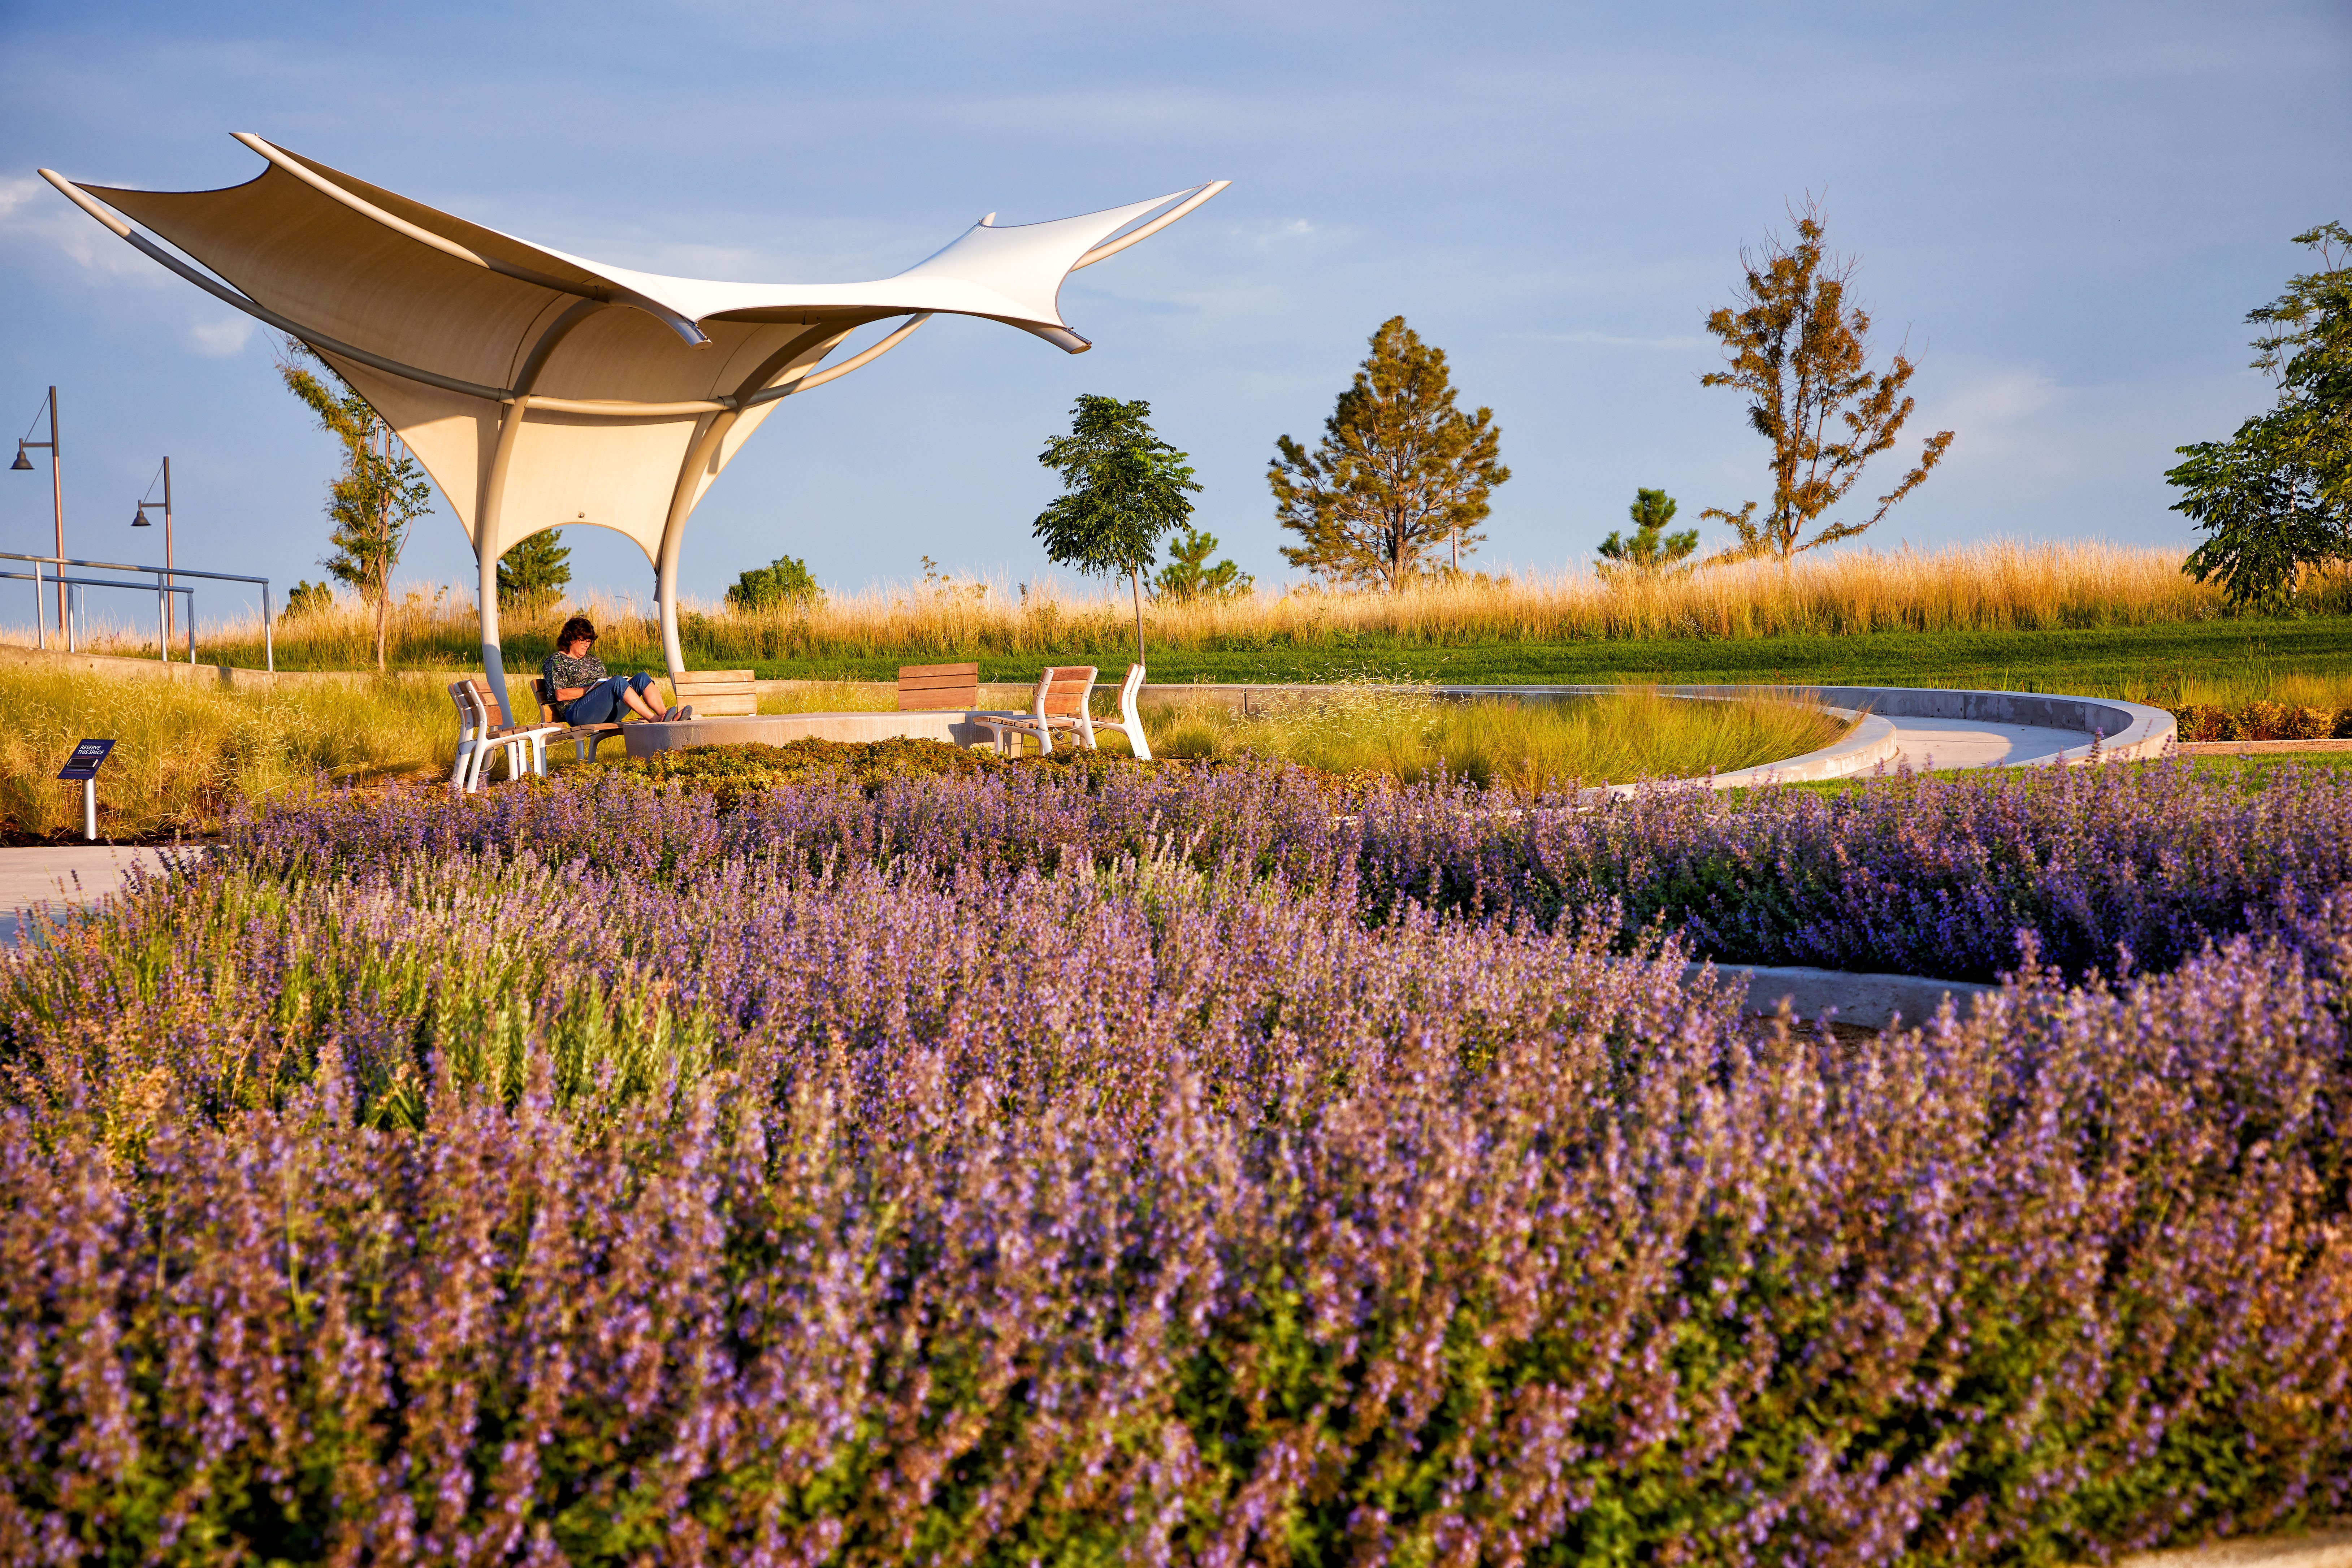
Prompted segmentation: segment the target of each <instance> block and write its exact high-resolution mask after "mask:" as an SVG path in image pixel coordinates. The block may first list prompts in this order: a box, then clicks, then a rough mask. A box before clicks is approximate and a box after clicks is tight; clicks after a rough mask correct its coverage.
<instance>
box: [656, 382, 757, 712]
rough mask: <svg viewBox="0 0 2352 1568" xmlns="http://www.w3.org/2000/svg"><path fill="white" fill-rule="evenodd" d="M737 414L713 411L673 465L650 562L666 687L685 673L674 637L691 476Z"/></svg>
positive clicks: (724, 436) (682, 651) (692, 497)
mask: <svg viewBox="0 0 2352 1568" xmlns="http://www.w3.org/2000/svg"><path fill="white" fill-rule="evenodd" d="M740 417H741V416H740V415H739V414H736V413H734V412H732V411H731V410H730V412H728V413H724V414H714V415H712V416H710V422H709V424H707V425H705V426H703V428H702V433H701V434H700V435H699V436H698V437H695V440H694V442H693V444H692V445H691V446H689V447H688V448H687V453H686V461H684V462H682V463H680V464H679V465H678V466H677V485H676V486H675V487H673V488H672V489H671V490H670V498H669V516H668V517H667V518H666V519H664V520H663V522H662V541H661V555H660V557H659V559H657V560H656V561H655V563H654V595H655V597H656V599H657V600H658V601H659V603H658V605H656V608H657V609H659V611H660V612H661V633H662V658H664V659H666V660H667V661H668V663H669V676H670V689H671V690H672V691H676V690H677V678H678V677H679V676H681V675H684V674H685V673H686V650H685V649H684V648H682V647H679V646H678V641H677V557H678V552H679V551H680V550H681V549H682V548H683V547H684V545H685V543H686V520H687V517H688V514H690V513H691V512H692V511H693V510H694V501H695V478H696V476H697V475H698V474H699V473H701V471H702V470H703V468H704V467H705V466H707V465H708V464H709V461H710V458H711V456H712V454H714V453H716V452H717V451H718V450H719V444H720V443H721V442H723V441H725V440H726V439H727V432H728V431H730V430H731V429H733V428H734V427H735V421H736V420H737V419H739V418H740Z"/></svg>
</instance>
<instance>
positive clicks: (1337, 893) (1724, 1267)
mask: <svg viewBox="0 0 2352 1568" xmlns="http://www.w3.org/2000/svg"><path fill="white" fill-rule="evenodd" d="M1889 793H1890V794H1894V793H1895V792H1889ZM1318 798H1319V797H1318V796H1316V795H1313V794H1312V793H1311V792H1307V791H1303V790H1300V789H1299V788H1298V786H1297V784H1296V783H1295V782H1294V780H1293V779H1292V777H1291V776H1290V775H1287V774H1285V773H1281V772H1278V771H1272V770H1265V771H1258V772H1251V771H1248V770H1238V771H1236V772H1234V773H1232V774H1229V775H1227V774H1221V775H1217V776H1214V777H1212V778H1207V779H1202V780H1189V779H1187V780H1176V781H1170V780H1163V779H1157V778H1151V777H1142V778H1134V779H1129V778H1115V779H1106V780H1104V781H1102V783H1101V787H1099V788H1087V787H1082V786H1081V785H1080V784H1077V783H1076V781H1065V780H1058V779H1055V778H1053V777H1051V776H1049V775H1043V774H1040V773H1035V772H1030V773H1012V774H1008V775H1006V776H1004V777H989V778H985V779H982V780H979V781H977V782H976V783H966V782H963V781H955V782H954V783H953V784H952V785H950V784H949V783H948V782H945V781H938V780H914V781H907V782H902V783H897V784H887V785H886V786H884V787H883V788H882V789H880V790H879V791H877V792H873V793H868V792H867V791H866V790H865V789H863V788H860V787H858V786H856V785H855V784H849V783H846V782H836V783H835V784H831V785H827V786H812V787H805V788H800V789H790V790H782V791H778V792H774V793H773V794H772V795H767V796H765V797H756V798H755V797H746V799H745V800H744V801H742V802H741V803H740V804H739V805H738V806H737V807H736V808H734V809H733V810H731V811H727V812H721V811H719V809H717V807H716V806H715V805H713V804H712V803H711V802H710V801H709V799H708V798H707V797H701V796H695V795H688V794H686V793H684V792H682V791H678V790H676V789H669V790H652V789H648V788H647V787H646V786H645V785H643V784H635V783H632V782H630V781H628V780H625V779H614V778H605V779H598V780H593V781H590V782H588V783H584V784H561V785H558V786H556V787H552V788H550V789H547V790H544V791H538V792H528V793H526V792H520V791H518V792H499V795H494V796H493V797H492V799H491V800H490V801H488V802H487V803H466V804H464V805H452V804H449V803H446V802H435V801H432V800H424V799H416V800H403V799H391V800H374V801H370V800H368V799H367V798H365V797H362V796H355V795H348V796H342V797H339V798H338V797H322V798H320V799H317V800H313V801H310V802H308V803H305V804H303V805H299V806H296V807H293V808H290V809H288V810H284V811H274V812H269V813H265V814H262V815H259V816H255V817H253V818H251V819H249V820H248V821H247V822H246V823H245V824H244V825H243V826H242V827H241V828H240V829H239V832H238V834H237V835H236V837H235V838H234V839H233V841H232V843H231V844H230V845H229V846H228V847H227V849H226V852H225V853H223V854H222V855H220V856H217V857H215V858H208V859H205V860H203V861H193V862H189V863H187V864H186V865H185V866H184V868H183V869H182V871H181V873H180V874H179V875H177V876H175V877H173V878H172V879H168V880H154V881H149V882H143V883H141V884H140V885H137V886H135V887H134V888H133V889H131V892H130V894H129V896H128V897H127V898H125V899H124V900H121V901H120V902H119V903H117V904H114V905H110V906H109V907H107V908H106V909H104V910H100V911H99V912H97V913H96V914H94V915H92V916H90V917H89V918H86V919H81V920H77V921H69V922H68V923H66V924H64V925H62V926H57V927H54V928H51V929H50V930H49V931H48V945H47V948H46V949H44V950H42V951H39V952H30V951H28V952H22V953H20V954H18V955H16V956H15V957H13V958H10V959H6V960H0V1194H5V1201H0V1411H5V1417H6V1418H5V1421H0V1470H5V1477H6V1482H7V1484H6V1485H5V1487H0V1555H5V1557H6V1558H7V1559H8V1560H11V1561H48V1562H60V1563H62V1562H72V1561H81V1560H86V1559H89V1558H103V1559H110V1560H121V1561H126V1562H128V1561H144V1560H149V1559H178V1560H191V1561H194V1560H206V1561H209V1560H244V1561H273V1560H274V1561H287V1562H323V1561H336V1562H356V1561H361V1560H367V1561H372V1562H383V1563H425V1562H436V1563H437V1562H446V1561H453V1560H460V1559H462V1560H465V1561H469V1562H490V1561H507V1560H523V1561H530V1562H538V1563H553V1562H559V1561H568V1562H573V1563H804V1562H817V1561H826V1562H836V1563H853V1564H866V1563H875V1564H879V1563H904V1562H908V1561H921V1562H937V1563H983V1562H1011V1563H1025V1562H1032V1561H1045V1560H1055V1561H1099V1562H1114V1561H1115V1562H1140V1563H1241V1562H1256V1561H1263V1562H1278V1563H1339V1562H1370V1561H1408V1562H1411V1561H1421V1562H1434V1561H1443V1562H1461V1563H1468V1562H1481V1561H1498V1562H1554V1561H1559V1562H1587V1561H1612V1562H1627V1561H1680V1562H1690V1563H1727V1564H1729V1563H1738V1564H1748V1563H1785V1562H1798V1561H1801V1562H1820V1563H1865V1562H1868V1563H1875V1562H1895V1561H1916V1562H1927V1563H1979V1562H1986V1561H1995V1560H2003V1561H2021V1562H2053V1561H2065V1560H2075V1561H2080V1560H2087V1559H2094V1558H2104V1557H2106V1556H2108V1555H2111V1554H2113V1553H2115V1552H2122V1551H2126V1550H2131V1549H2137V1548H2140V1547H2147V1546H2154V1545H2158V1544H2162V1543H2165V1542H2172V1541H2179V1540H2187V1539H2192V1538H2195V1537H2198V1536H2200V1535H2203V1534H2207V1533H2216V1532H2219V1533H2242V1532H2246V1531H2260V1530H2263V1529H2267V1528H2271V1527H2273V1526H2284V1525H2291V1524H2294V1523H2295V1522H2297V1521H2304V1520H2308V1519H2314V1518H2318V1517H2323V1516H2325V1515H2326V1514H2328V1513H2330V1512H2332V1511H2336V1510H2342V1509H2344V1508H2345V1507H2346V1506H2347V1504H2352V1436H2347V1435H2352V1224H2347V1220H2352V1214H2347V1207H2352V1168H2347V1150H2352V1137H2347V1133H2352V1129H2347V1125H2346V1123H2345V1121H2344V1116H2345V1108H2346V1106H2347V1103H2352V1070H2347V1069H2352V1052H2347V1040H2346V1037H2345V1031H2344V1024H2343V1002H2344V998H2343V994H2342V989H2341V986H2342V976H2343V973H2344V966H2345V963H2346V960H2347V955H2352V894H2342V893H2338V894H2336V895H2333V896H2329V897H2326V898H2322V899H2320V900H2317V901H2316V902H2315V904H2314V905H2313V906H2312V907H2311V908H2310V909H2309V910H2307V911H2306V915H2307V918H2306V920H2305V925H2304V926H2303V927H2302V928H2300V935H2299V937H2298V938H2297V940H2296V941H2295V942H2293V943H2290V942H2285V941H2283V940H2280V939H2279V938H2277V937H2275V936H2272V937H2264V938H2263V939H2261V940H2255V939H2251V938H2246V937H2240V938H2236V939H2233V940H2232V941H2231V942H2226V943H2224V944H2222V945H2221V946H2219V947H2216V948H2211V949H2207V950H2202V951H2200V952H2196V953H2194V954H2191V955H2189V957H2188V958H2187V959H2186V960H2185V961H2184V962H2182V963H2180V964H2179V966H2178V967H2177V968H2176V969H2175V970H2174V972H2173V973H2168V974H2163V975H2153V976H2138V977H2135V978H2133V979H2132V980H2130V981H2129V982H2128V983H2122V984H2113V985H2110V984H2105V983H2104V982H2102V983H2098V984H2093V985H2092V986H2090V987H2088V988H2086V989H2079V990H2068V989H2066V988H2064V987H2063V985H2062V984H2059V983H2058V977H2057V975H2056V974H2055V973H2053V972H2052V971H2051V970H2049V969H2048V968H2046V967H2043V966H2042V965H2041V964H2040V963H2038V961H2037V960H2036V959H2035V958H2034V956H2033V954H2032V944H2031V942H2028V944H2027V951H2026V952H2025V953H2024V954H2022V955H2021V957H2020V958H2019V959H2018V961H2017V963H2018V965H2019V967H2020V968H2021V973H2020V975H2019V977H2018V980H2017V983H2016V984H2013V985H2012V986H2011V988H2010V989H2009V990H2008V991H2006V992H2005V993H2003V994H2001V995H2000V997H1999V999H1998V1000H1997V1001H1995V1002H1994V1003H1993V1004H1992V1005H1990V1008H1989V1010H1987V1011H1984V1012H1982V1013H1980V1014H1979V1016H1977V1017H1975V1018H1973V1019H1971V1020H1969V1021H1968V1022H1966V1023H1962V1022H1960V1021H1958V1019H1956V1018H1954V1017H1952V1016H1949V1015H1947V1016H1943V1017H1941V1018H1939V1019H1937V1020H1934V1021H1932V1022H1930V1023H1929V1025H1928V1026H1927V1028H1926V1029H1925V1030H1924V1031H1915V1032H1911V1033H1902V1034H1890V1035H1887V1036H1884V1037H1879V1038H1877V1039H1874V1040H1872V1041H1869V1042H1866V1043H1862V1044H1847V1043H1839V1042H1833V1041H1831V1040H1828V1039H1825V1038H1816V1037H1806V1036H1801V1035H1793V1034H1790V1033H1789V1032H1787V1031H1785V1030H1776V1029H1769V1028H1768V1029H1765V1030H1763V1031H1761V1032H1760V1033H1759V1030H1758V1029H1757V1028H1756V1027H1755V1026H1753V1024H1752V1023H1751V1022H1750V1021H1748V1020H1745V1019H1742V1018H1740V1017H1738V1016H1736V1014H1735V1013H1734V1012H1733V1011H1732V1009H1731V1007H1730V1005H1729V1004H1728V1003H1727V1001H1726V1000H1725V999H1724V998H1723V997H1722V996H1721V995H1719V994H1714V993H1711V992H1707V991H1705V990H1701V989H1686V988H1685V985H1684V984H1683V981H1682V973H1683V959H1684V955H1683V953H1682V952H1680V951H1678V950H1677V945H1676V943H1675V941H1673V940H1666V941H1664V942H1655V941H1653V940H1647V939H1645V940H1643V941H1637V942H1633V943H1632V944H1631V945H1632V948H1633V951H1631V952H1616V951H1613V949H1615V948H1617V947H1618V946H1621V945H1624V942H1623V939H1622V937H1621V936H1620V934H1619V933H1620V931H1622V927H1623V925H1624V924H1625V921H1626V917H1625V916H1624V914H1623V913H1622V912H1621V911H1619V910H1613V909H1611V908H1610V907H1608V906H1607V905H1605V904H1604V905H1600V906H1590V907H1585V908H1582V909H1579V910H1573V911H1571V910H1568V909H1566V908H1564V907H1563V908H1561V909H1559V910H1554V911H1553V913H1552V915H1551V917H1550V918H1549V921H1538V920H1536V919H1534V918H1531V917H1532V915H1533V912H1534V910H1535V909H1536V907H1537V906H1536V904H1535V903H1534V902H1532V901H1521V902H1516V903H1515V902H1513V901H1512V900H1508V899H1501V898H1497V899H1496V900H1491V902H1492V904H1493V907H1492V908H1491V909H1488V908H1485V907H1480V908H1476V909H1474V908H1473V907H1472V906H1473V904H1474V903H1475V901H1476V900H1469V899H1459V898H1457V899H1454V900H1453V901H1452V904H1451V907H1447V908H1440V907H1438V906H1439V904H1440V903H1442V902H1444V901H1445V900H1441V899H1435V898H1432V897H1427V896H1422V897H1415V898H1400V897H1397V896H1395V895H1396V893H1397V889H1400V888H1402V886H1404V885H1405V884H1404V883H1402V882H1399V881H1394V880H1389V881H1382V880H1381V879H1382V878H1384V877H1390V876H1391V875H1392V872H1391V871H1390V870H1384V869H1383V867H1384V866H1391V867H1392V866H1393V865H1394V864H1395V863H1393V862H1384V861H1382V860H1381V859H1380V858H1377V857H1376V856H1374V855H1372V854H1371V852H1370V847H1372V846H1374V845H1387V846H1389V847H1391V849H1393V848H1394V847H1395V846H1396V845H1397V844H1398V843H1399V841H1400V840H1401V838H1402V836H1404V835H1405V834H1407V833H1408V832H1409V831H1411V830H1412V824H1413V823H1415V822H1416V821H1420V822H1427V821H1428V820H1429V819H1430V818H1432V817H1433V816H1442V815H1444V814H1446V813H1449V812H1455V811H1458V810H1459V801H1460V797H1459V796H1457V795H1449V794H1447V793H1444V792H1439V791H1424V792H1423V793H1422V794H1421V795H1418V796H1414V797H1410V804H1411V805H1412V808H1413V809H1414V810H1417V811H1418V812H1419V814H1420V816H1413V815H1412V814H1411V813H1410V812H1407V811H1405V810H1404V809H1403V808H1402V807H1401V808H1400V810H1399V812H1398V814H1396V815H1394V816H1381V817H1379V818H1378V819H1377V820H1368V821H1366V822H1364V823H1362V824H1359V825H1349V824H1344V823H1337V822H1335V821H1334V819H1333V817H1332V816H1331V814H1330V812H1329V811H1328V805H1324V806H1323V807H1321V808H1319V809H1317V808H1313V807H1311V806H1310V803H1311V802H1313V801H1315V800H1317V799H1318ZM2073 804H2074V809H2075V810H2076V811H2077V812H2078V813H2084V814H2087V813H2091V812H2093V811H2094V809H2095V802H2084V801H2076V802H2074V803H2073ZM622 805H627V806H629V807H631V808H633V809H635V810H637V811H639V812H641V813H643V814H645V815H644V817H643V821H644V822H645V826H646V831H645V832H644V833H642V834H632V835H629V836H625V837H624V836H614V835H613V834H612V833H611V832H610V831H609V824H610V823H611V822H612V821H613V820H614V816H612V815H611V813H612V811H613V810H614V808H615V807H618V806H622ZM1912 805H1913V806H1914V808H1915V809H1916V807H1917V805H1918V803H1917V802H1913V803H1912ZM1737 814H1738V807H1737V806H1736V805H1735V806H1734V807H1733V808H1732V815H1734V816H1736V815H1737ZM1456 826H1457V827H1459V828H1460V830H1461V831H1463V832H1465V833H1466V832H1467V831H1468V828H1467V826H1466V825H1456ZM1487 826H1488V827H1489V829H1490V830H1492V831H1495V832H1502V831H1504V829H1503V828H1501V827H1500V826H1499V825H1496V824H1495V823H1493V822H1492V821H1491V820H1489V821H1488V824H1487ZM1621 826H1622V824H1621ZM600 828H602V829H604V830H603V831H599V829H600ZM640 838H642V839H643V840H644V842H643V843H642V844H638V843H636V842H635V840H637V839H640ZM1294 840H1296V841H1294ZM1435 842H1444V841H1443V840H1437V841H1435ZM1456 842H1462V843H1475V842H1477V841H1476V840H1475V839H1470V838H1464V839H1461V840H1457V841H1456ZM1368 878H1369V879H1370V880H1369V881H1368V880H1367V879H1368ZM1375 884H1377V885H1379V886H1381V888H1383V889H1385V890H1384V891H1383V892H1381V895H1380V896H1379V898H1378V899H1372V898H1370V897H1369V896H1368V894H1367V888H1368V886H1372V885H1375ZM1473 885H1476V884H1475V883H1474V884H1473ZM1379 910H1384V911H1385V912H1378V911H1379Z"/></svg>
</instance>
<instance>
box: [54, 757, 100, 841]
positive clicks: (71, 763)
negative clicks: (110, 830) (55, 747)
mask: <svg viewBox="0 0 2352 1568" xmlns="http://www.w3.org/2000/svg"><path fill="white" fill-rule="evenodd" d="M112 750H114V742H111V741H84V742H80V743H79V745H77V746H75V747H74V749H73V755H72V756H70V757H68V758H67V759H66V765H65V766H64V767H62V768H59V769H58V778H60V779H64V780H68V781H72V780H76V779H79V781H80V782H81V836H82V837H84V838H87V839H89V841H90V842H91V843H93V844H95V843H97V842H98V765H99V763H102V762H104V761H106V754H107V753H108V752H111V751H112Z"/></svg>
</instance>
